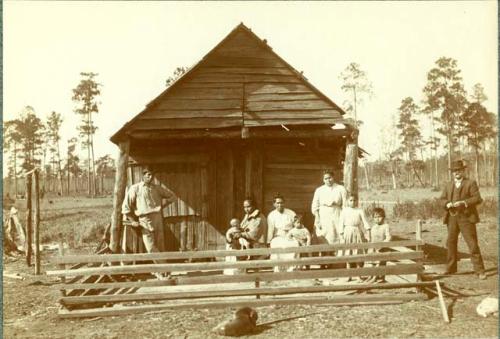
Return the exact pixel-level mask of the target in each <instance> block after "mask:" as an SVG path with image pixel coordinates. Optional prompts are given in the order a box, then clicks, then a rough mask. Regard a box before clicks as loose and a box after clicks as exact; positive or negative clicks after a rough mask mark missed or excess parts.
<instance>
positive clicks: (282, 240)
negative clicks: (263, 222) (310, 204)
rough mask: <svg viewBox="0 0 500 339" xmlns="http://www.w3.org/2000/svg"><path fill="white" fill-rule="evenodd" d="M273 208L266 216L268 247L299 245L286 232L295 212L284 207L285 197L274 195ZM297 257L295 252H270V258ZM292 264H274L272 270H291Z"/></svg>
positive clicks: (290, 226) (291, 226)
mask: <svg viewBox="0 0 500 339" xmlns="http://www.w3.org/2000/svg"><path fill="white" fill-rule="evenodd" d="M273 203H274V210H273V211H271V213H269V216H268V217H267V225H268V231H269V234H268V239H269V240H270V242H269V247H270V248H288V247H299V243H298V242H297V241H296V240H294V239H290V238H289V237H288V236H287V234H288V231H290V230H291V229H292V228H293V221H294V219H295V212H294V211H292V210H290V209H288V208H285V206H284V204H285V199H284V198H283V197H282V196H281V195H276V196H275V197H274V202H273ZM294 258H297V255H296V254H295V253H275V254H271V256H270V259H271V260H274V259H283V260H287V259H294ZM293 269H294V267H293V266H288V267H286V266H275V267H274V272H286V271H293Z"/></svg>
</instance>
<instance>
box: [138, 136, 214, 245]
mask: <svg viewBox="0 0 500 339" xmlns="http://www.w3.org/2000/svg"><path fill="white" fill-rule="evenodd" d="M131 153H132V155H131V158H132V159H133V160H134V161H135V162H136V164H132V165H131V166H130V169H129V183H136V182H139V181H141V178H142V168H143V166H144V165H152V166H153V167H154V169H155V172H156V173H155V181H156V183H157V184H160V185H163V186H165V187H167V188H169V189H170V190H171V191H172V192H174V194H175V195H176V197H177V201H175V202H173V203H171V204H168V205H165V206H164V208H163V211H162V213H163V217H164V225H165V227H164V228H163V230H160V231H159V232H158V233H157V234H156V241H157V244H158V245H157V246H158V249H159V250H160V251H175V250H178V249H179V248H180V247H181V243H180V239H181V229H182V230H185V231H186V232H187V243H186V245H187V248H188V249H208V248H216V247H217V243H220V242H221V240H220V239H219V238H220V233H221V231H220V230H217V226H216V225H217V223H216V172H215V171H216V161H215V152H214V151H210V150H209V149H207V148H205V147H199V146H194V147H178V146H177V147H175V146H173V145H159V146H157V147H149V148H148V147H136V148H135V149H132V151H131ZM139 154H140V155H139Z"/></svg>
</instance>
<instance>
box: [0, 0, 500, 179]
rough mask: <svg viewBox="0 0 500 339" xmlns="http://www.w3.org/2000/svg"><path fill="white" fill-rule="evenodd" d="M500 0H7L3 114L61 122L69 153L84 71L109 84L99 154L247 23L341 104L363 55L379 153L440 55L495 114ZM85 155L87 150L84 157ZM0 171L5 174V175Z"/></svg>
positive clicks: (365, 142) (364, 143) (371, 140)
mask: <svg viewBox="0 0 500 339" xmlns="http://www.w3.org/2000/svg"><path fill="white" fill-rule="evenodd" d="M497 6H498V5H497V2H496V1H473V2H467V1H459V2H452V1H446V2H435V1H432V2H361V1H356V2H300V1H298V2H254V1H252V2H133V1H126V2H119V1H110V2H98V1H93V2H85V1H78V2H64V1H57V2H56V1H54V2H43V1H36V2H30V1H19V2H18V1H4V2H3V58H4V59H3V62H4V64H3V67H4V68H3V120H4V121H6V120H10V119H14V118H16V117H17V116H18V114H19V112H21V111H22V109H23V108H24V107H25V106H28V105H29V106H32V107H33V108H34V109H35V112H36V113H37V115H38V116H39V117H40V118H42V119H43V120H45V119H46V117H47V116H48V114H49V113H50V112H52V111H56V112H58V113H61V114H62V117H63V119H64V122H63V127H62V131H61V134H62V144H61V148H62V150H65V149H66V142H67V140H68V139H69V138H71V137H74V136H76V135H77V130H76V126H77V125H78V124H79V117H78V116H77V115H76V114H75V113H74V112H73V110H74V108H75V103H74V102H72V100H71V96H72V89H73V88H75V87H76V86H77V84H78V82H79V81H80V72H95V73H98V74H99V75H98V77H97V80H98V82H99V83H100V84H102V88H101V96H100V102H101V105H100V107H99V113H98V114H97V115H96V117H95V123H96V125H97V126H98V130H97V132H96V135H95V137H94V143H95V156H96V158H98V157H100V156H103V155H105V154H111V155H112V156H113V157H116V156H117V152H118V148H117V147H116V145H114V144H113V143H111V141H109V138H110V137H111V135H113V134H114V133H115V132H116V131H118V129H120V128H121V127H122V126H123V125H124V124H125V123H126V122H127V121H129V120H130V119H132V118H133V117H134V116H135V115H137V114H138V113H139V112H140V111H142V109H143V108H144V107H145V105H146V104H147V103H148V102H150V101H151V100H152V99H154V98H155V97H156V96H157V95H159V94H160V93H161V92H162V91H163V90H164V89H165V80H166V79H167V78H168V77H169V76H170V75H171V74H172V73H173V71H174V70H175V68H176V67H178V66H193V65H194V64H195V63H197V62H198V61H199V60H201V59H202V58H203V56H204V55H205V54H206V53H208V52H209V51H210V50H211V49H212V48H213V47H214V46H215V45H216V44H217V43H219V42H220V41H221V40H222V39H223V38H224V37H225V36H226V35H227V34H229V32H230V31H231V30H232V29H233V28H234V27H236V26H237V25H238V24H239V23H240V22H243V23H244V24H245V25H246V26H247V27H249V28H251V29H252V31H253V32H254V33H256V34H257V35H258V36H259V37H260V38H262V39H267V41H268V45H270V46H271V47H272V48H273V50H274V51H275V52H276V53H277V54H278V55H280V56H281V57H282V58H283V59H284V60H286V61H287V62H288V63H289V64H291V65H292V66H293V67H294V68H295V69H297V70H298V71H303V72H304V75H305V76H306V77H307V78H308V80H309V81H310V82H311V83H312V84H313V85H314V86H315V87H316V88H318V89H319V90H320V91H321V92H323V93H324V94H326V95H327V96H328V97H330V98H331V99H332V100H333V101H334V102H336V103H337V104H338V105H340V106H342V105H343V102H344V101H345V100H346V99H347V96H346V94H345V93H343V92H342V90H341V80H340V79H339V75H340V73H341V72H342V71H343V70H344V69H345V68H346V66H347V65H348V64H349V63H351V62H357V63H358V64H360V66H361V68H362V69H363V70H364V71H365V72H366V74H367V77H368V78H369V79H370V81H371V82H372V85H373V92H374V96H373V97H372V98H371V99H369V100H365V102H364V104H363V105H362V106H361V107H360V108H359V111H358V116H359V118H360V119H361V120H363V121H364V124H363V126H362V127H361V129H360V139H359V143H360V146H361V147H362V148H363V149H365V150H367V151H368V152H369V153H370V156H369V157H368V160H375V159H378V158H379V157H380V156H381V154H380V150H381V149H382V146H381V145H382V144H381V140H382V136H384V135H386V134H387V131H388V126H390V123H391V119H392V118H391V117H392V116H394V114H396V112H397V109H398V107H399V106H400V104H401V101H402V100H403V99H404V98H406V97H408V96H410V97H413V98H414V100H415V101H416V102H417V103H420V102H421V101H422V99H423V96H422V89H423V87H424V86H425V84H426V74H427V72H428V71H429V70H430V69H431V68H432V67H433V66H434V63H435V61H436V60H437V59H439V58H440V57H443V56H445V57H451V58H454V59H456V60H457V62H458V67H459V68H460V69H461V70H462V77H463V82H464V85H465V88H466V89H467V90H468V91H470V89H471V88H472V86H473V85H474V84H476V83H481V84H482V85H483V86H484V88H485V93H486V95H487V96H488V101H486V102H485V106H486V107H487V108H488V110H490V111H491V112H494V113H498V110H497V107H498V105H497V103H498V84H497V75H498V68H497V60H498V55H497V41H498V38H497V34H498V27H497V11H498V7H497ZM81 154H85V152H83V151H82V152H81ZM5 172H6V171H5V168H4V173H5Z"/></svg>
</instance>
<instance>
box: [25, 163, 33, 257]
mask: <svg viewBox="0 0 500 339" xmlns="http://www.w3.org/2000/svg"><path fill="white" fill-rule="evenodd" d="M25 195H26V244H25V245H24V249H25V251H26V263H27V264H28V266H31V249H32V248H31V242H32V232H31V213H32V210H31V173H30V174H28V175H26V190H25Z"/></svg>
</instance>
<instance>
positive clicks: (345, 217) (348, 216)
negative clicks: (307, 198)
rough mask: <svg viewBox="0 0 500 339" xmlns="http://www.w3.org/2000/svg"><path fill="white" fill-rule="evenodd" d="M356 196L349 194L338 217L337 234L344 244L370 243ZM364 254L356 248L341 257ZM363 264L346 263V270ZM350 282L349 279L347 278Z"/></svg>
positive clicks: (366, 226)
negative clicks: (345, 204)
mask: <svg viewBox="0 0 500 339" xmlns="http://www.w3.org/2000/svg"><path fill="white" fill-rule="evenodd" d="M357 200H358V199H357V196H356V195H354V194H350V195H349V196H348V198H347V206H346V207H344V209H343V210H342V212H341V213H340V217H339V228H338V230H337V231H338V234H339V235H340V237H341V242H342V243H344V244H356V243H362V242H366V241H370V233H369V230H370V228H371V227H370V224H369V223H368V221H367V220H366V217H365V213H364V212H363V209H361V208H357V207H356V205H357ZM362 253H364V251H363V250H360V249H357V248H350V249H345V250H343V251H342V255H357V254H362ZM362 266H363V263H348V264H347V267H348V268H357V267H362ZM349 280H350V278H349Z"/></svg>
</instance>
